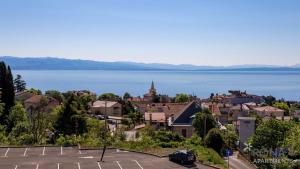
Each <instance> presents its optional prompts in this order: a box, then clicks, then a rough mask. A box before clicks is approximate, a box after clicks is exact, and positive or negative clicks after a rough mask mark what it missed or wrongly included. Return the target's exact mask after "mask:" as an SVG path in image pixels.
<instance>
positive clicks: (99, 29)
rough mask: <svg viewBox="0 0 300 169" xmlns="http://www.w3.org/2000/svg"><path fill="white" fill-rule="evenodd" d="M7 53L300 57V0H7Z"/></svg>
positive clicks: (178, 59)
mask: <svg viewBox="0 0 300 169" xmlns="http://www.w3.org/2000/svg"><path fill="white" fill-rule="evenodd" d="M0 55H9V56H21V57H25V56H29V57H42V56H53V57H63V58H81V59H92V60H102V61H135V62H145V63H172V64H195V65H237V64H274V65H293V64H296V63H300V0H105V1H104V0H103V1H102V0H0Z"/></svg>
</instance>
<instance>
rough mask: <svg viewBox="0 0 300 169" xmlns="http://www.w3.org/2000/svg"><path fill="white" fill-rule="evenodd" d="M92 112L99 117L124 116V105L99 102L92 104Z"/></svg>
mask: <svg viewBox="0 0 300 169" xmlns="http://www.w3.org/2000/svg"><path fill="white" fill-rule="evenodd" d="M91 112H92V113H94V114H98V115H107V116H115V117H121V116H122V105H121V104H120V103H118V102H113V101H100V100H97V101H95V102H94V103H93V104H92V107H91Z"/></svg>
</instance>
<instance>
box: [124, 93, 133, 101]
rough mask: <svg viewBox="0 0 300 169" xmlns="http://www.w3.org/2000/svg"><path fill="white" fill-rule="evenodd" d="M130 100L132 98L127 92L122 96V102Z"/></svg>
mask: <svg viewBox="0 0 300 169" xmlns="http://www.w3.org/2000/svg"><path fill="white" fill-rule="evenodd" d="M130 98H132V96H131V95H130V94H129V93H128V92H125V93H124V95H123V100H127V99H130Z"/></svg>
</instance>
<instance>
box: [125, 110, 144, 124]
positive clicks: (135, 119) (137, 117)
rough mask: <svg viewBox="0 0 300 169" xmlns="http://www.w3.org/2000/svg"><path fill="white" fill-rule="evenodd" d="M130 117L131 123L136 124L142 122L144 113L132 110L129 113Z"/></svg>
mask: <svg viewBox="0 0 300 169" xmlns="http://www.w3.org/2000/svg"><path fill="white" fill-rule="evenodd" d="M128 118H129V119H130V122H131V124H133V126H135V125H136V124H138V123H140V122H141V121H142V118H143V116H142V114H141V113H140V112H138V111H132V112H130V113H129V114H128Z"/></svg>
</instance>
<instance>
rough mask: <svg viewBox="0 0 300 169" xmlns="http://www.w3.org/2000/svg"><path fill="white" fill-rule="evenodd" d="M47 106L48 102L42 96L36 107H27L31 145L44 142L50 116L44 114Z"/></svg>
mask: <svg viewBox="0 0 300 169" xmlns="http://www.w3.org/2000/svg"><path fill="white" fill-rule="evenodd" d="M48 104H49V100H48V99H47V97H45V96H43V97H42V99H41V100H40V102H39V103H38V104H37V105H34V106H30V107H29V128H30V131H31V134H32V136H33V140H32V142H33V143H42V142H45V137H46V132H45V131H46V129H48V128H49V125H50V124H49V122H50V120H49V119H50V114H49V113H47V112H46V108H47V106H48Z"/></svg>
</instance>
